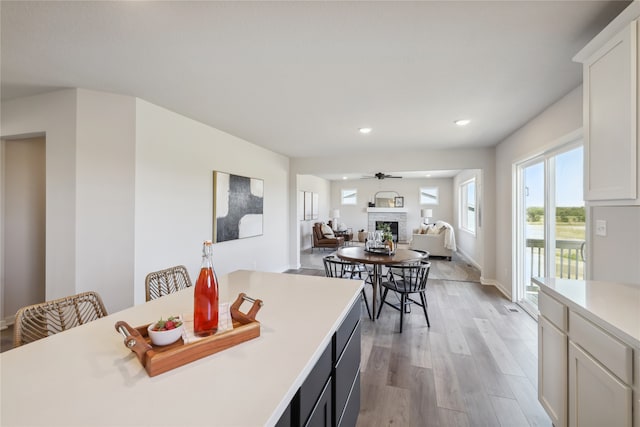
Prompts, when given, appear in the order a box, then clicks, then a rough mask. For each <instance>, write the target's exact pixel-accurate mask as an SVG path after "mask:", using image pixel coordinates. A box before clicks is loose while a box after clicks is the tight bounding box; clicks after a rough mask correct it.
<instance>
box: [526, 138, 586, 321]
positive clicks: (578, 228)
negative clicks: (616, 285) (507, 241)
mask: <svg viewBox="0 0 640 427" xmlns="http://www.w3.org/2000/svg"><path fill="white" fill-rule="evenodd" d="M582 153H583V149H582V145H581V142H574V143H572V144H569V145H566V146H563V147H562V148H558V149H555V150H550V151H548V152H546V153H544V154H542V155H540V156H537V157H535V158H532V159H530V160H528V161H526V162H523V163H521V164H519V165H517V183H518V185H517V190H518V195H517V200H516V218H517V227H516V240H517V248H516V252H517V253H516V257H515V259H514V264H515V265H514V271H515V272H516V275H515V277H516V294H517V300H518V301H519V302H520V303H521V305H522V306H523V307H524V308H525V309H527V310H530V311H531V312H532V313H535V312H536V310H537V306H538V287H537V286H536V285H535V284H534V283H533V282H532V281H531V278H532V277H536V276H540V277H561V278H571V279H583V278H584V246H585V209H584V200H583V195H582V194H583V192H582V189H583V173H582V165H583V163H582V162H583V160H582Z"/></svg>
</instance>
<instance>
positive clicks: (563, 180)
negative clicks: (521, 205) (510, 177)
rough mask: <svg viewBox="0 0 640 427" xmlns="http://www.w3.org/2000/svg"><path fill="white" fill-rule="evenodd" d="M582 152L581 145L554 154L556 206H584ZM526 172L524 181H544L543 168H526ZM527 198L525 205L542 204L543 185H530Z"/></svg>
mask: <svg viewBox="0 0 640 427" xmlns="http://www.w3.org/2000/svg"><path fill="white" fill-rule="evenodd" d="M582 154H583V149H582V147H578V148H576V149H573V150H571V151H567V152H565V153H562V154H558V155H557V156H556V204H557V206H558V207H574V206H584V197H583V192H582V191H583V184H582V179H583V176H582V166H583V165H582ZM526 173H527V177H526V182H536V183H538V182H539V183H543V182H544V168H542V167H532V168H527V170H526ZM527 199H528V200H527V206H544V186H542V185H532V186H530V187H529V196H528V197H527Z"/></svg>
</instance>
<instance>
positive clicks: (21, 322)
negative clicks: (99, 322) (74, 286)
mask: <svg viewBox="0 0 640 427" xmlns="http://www.w3.org/2000/svg"><path fill="white" fill-rule="evenodd" d="M107 314H108V313H107V310H106V309H105V308H104V304H103V303H102V298H100V295H99V294H98V293H97V292H93V291H89V292H83V293H80V294H77V295H72V296H69V297H64V298H59V299H56V300H52V301H46V302H43V303H40V304H33V305H29V306H27V307H23V308H21V309H20V310H18V312H17V313H16V322H15V325H14V331H13V344H14V346H15V347H18V346H21V345H23V344H27V343H30V342H33V341H36V340H39V339H41V338H46V337H48V336H49V335H54V334H57V333H59V332H62V331H65V330H67V329H71V328H73V327H76V326H79V325H82V324H85V323H88V322H91V321H93V320H96V319H99V318H100V317H104V316H106V315H107Z"/></svg>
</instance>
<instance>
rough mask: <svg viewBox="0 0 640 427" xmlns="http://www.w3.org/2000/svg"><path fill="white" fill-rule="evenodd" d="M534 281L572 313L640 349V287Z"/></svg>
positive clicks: (589, 282) (586, 281) (584, 282)
mask: <svg viewBox="0 0 640 427" xmlns="http://www.w3.org/2000/svg"><path fill="white" fill-rule="evenodd" d="M532 280H533V281H534V282H535V283H536V284H538V285H539V286H540V287H541V288H542V290H543V291H544V292H546V293H547V294H549V295H551V296H553V297H555V298H556V299H557V300H559V301H560V302H562V303H564V304H565V305H567V306H568V307H569V308H570V309H571V310H573V311H575V312H576V313H579V314H581V315H582V316H583V317H585V318H587V319H589V320H591V321H592V322H593V323H595V324H596V325H598V326H600V327H601V328H603V329H605V330H607V331H609V332H610V333H612V334H614V335H616V336H617V337H618V338H620V339H621V340H623V341H625V342H627V343H629V344H630V345H632V346H633V347H635V348H637V349H640V286H638V285H633V284H624V283H614V282H604V281H595V280H570V279H558V278H548V277H534V278H533V279H532Z"/></svg>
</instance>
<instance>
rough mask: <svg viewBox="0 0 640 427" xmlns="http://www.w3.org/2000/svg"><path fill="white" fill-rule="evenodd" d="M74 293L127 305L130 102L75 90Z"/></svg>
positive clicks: (131, 240)
mask: <svg viewBox="0 0 640 427" xmlns="http://www.w3.org/2000/svg"><path fill="white" fill-rule="evenodd" d="M77 111H78V114H77V121H76V123H77V133H76V218H77V221H76V248H77V251H76V259H77V262H76V268H77V276H76V279H77V285H76V291H77V292H84V291H89V290H93V291H97V292H98V293H99V294H100V296H101V297H102V299H103V301H104V303H105V306H106V308H107V311H109V312H114V311H118V310H122V309H124V308H127V307H130V306H132V305H133V301H134V299H133V287H132V286H131V284H132V283H133V271H134V270H133V267H134V264H133V261H134V222H133V221H134V167H135V143H136V142H135V119H136V116H135V98H133V97H130V96H123V95H115V94H110V93H104V92H95V91H88V90H83V89H78V103H77Z"/></svg>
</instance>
